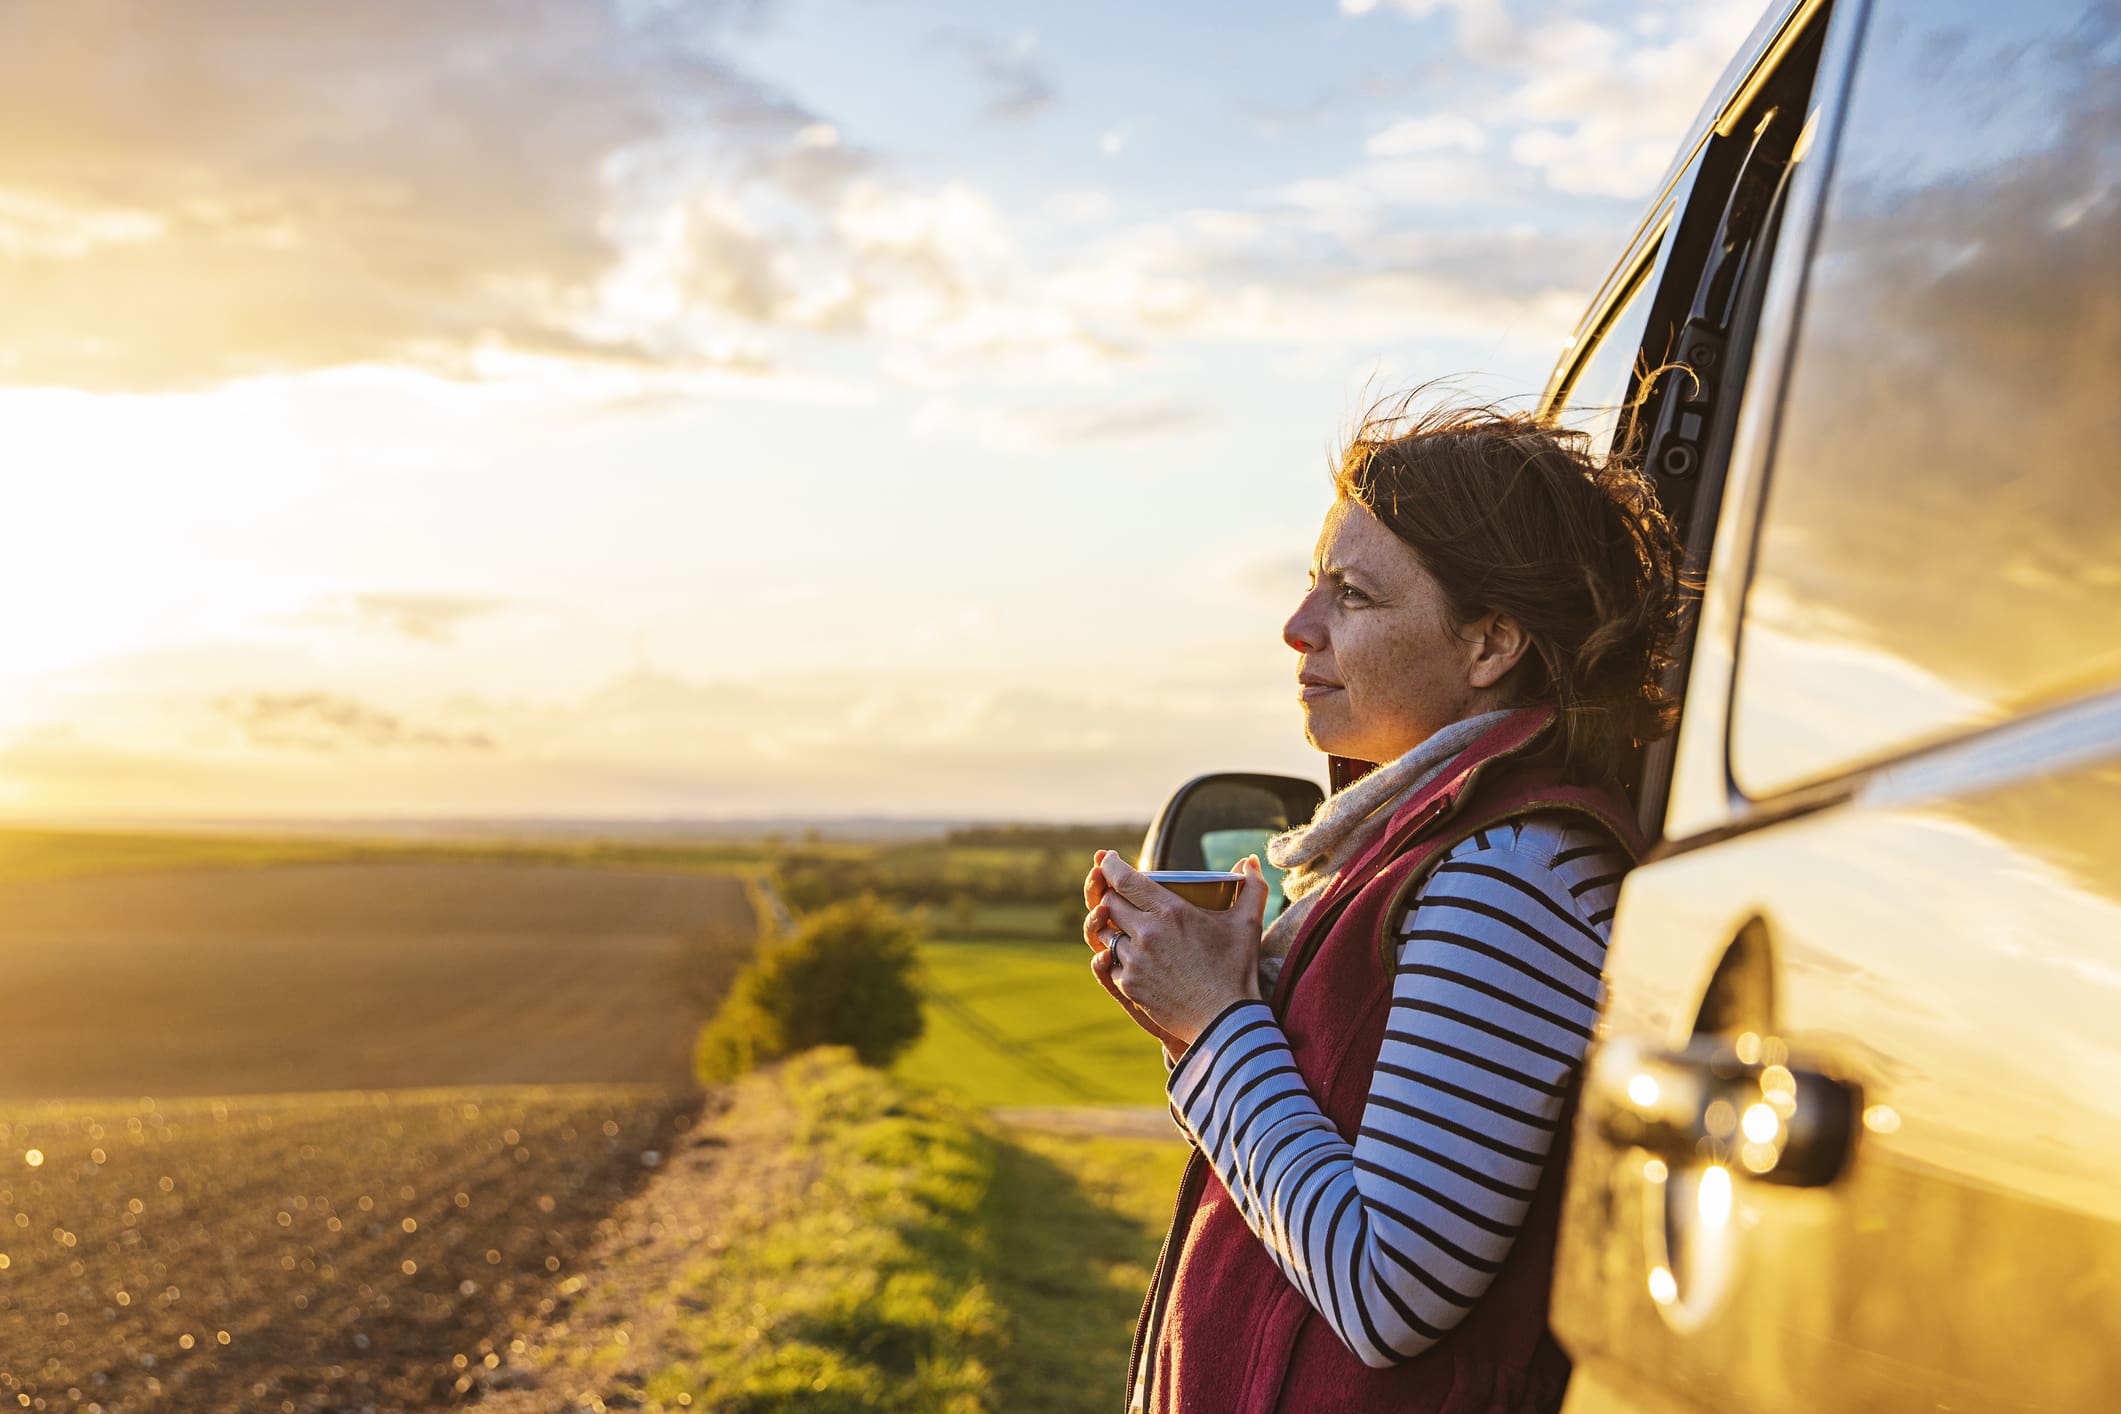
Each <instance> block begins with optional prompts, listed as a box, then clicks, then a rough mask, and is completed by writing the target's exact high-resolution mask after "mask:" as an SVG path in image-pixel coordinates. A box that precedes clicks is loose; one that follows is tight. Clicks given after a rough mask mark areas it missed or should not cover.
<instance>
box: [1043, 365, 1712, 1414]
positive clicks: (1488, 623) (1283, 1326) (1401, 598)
mask: <svg viewBox="0 0 2121 1414" xmlns="http://www.w3.org/2000/svg"><path fill="white" fill-rule="evenodd" d="M1403 406H1404V405H1402V410H1401V411H1397V412H1393V413H1388V414H1386V415H1383V416H1375V417H1373V418H1372V419H1371V420H1370V421H1369V422H1368V423H1366V424H1365V426H1364V427H1363V429H1362V430H1361V431H1360V432H1359V433H1358V434H1357V436H1356V437H1355V439H1354V440H1353V442H1352V444H1351V446H1350V447H1349V449H1348V451H1347V453H1346V455H1345V457H1344V458H1343V460H1342V463H1341V466H1340V468H1339V470H1338V472H1337V474H1336V477H1335V489H1336V491H1337V493H1338V494H1337V496H1336V499H1335V502H1334V505H1333V508H1332V510H1331V511H1330V512H1329V513H1328V515H1327V517H1326V522H1325V527H1324V529H1323V531H1322V533H1321V534H1320V536H1319V540H1318V548H1317V552H1316V555H1315V558H1314V561H1313V566H1312V572H1311V585H1310V589H1309V591H1308V592H1307V593H1306V594H1305V595H1304V598H1303V601H1302V603H1301V604H1299V605H1298V606H1297V609H1296V612H1295V613H1294V614H1293V615H1291V616H1290V618H1289V620H1288V623H1287V625H1286V627H1285V628H1284V631H1283V637H1284V638H1285V640H1286V641H1287V642H1288V644H1289V646H1290V647H1291V648H1292V649H1294V650H1295V651H1296V652H1297V653H1298V654H1299V655H1300V657H1299V659H1298V662H1297V681H1298V683H1299V689H1298V690H1299V695H1300V697H1301V699H1302V703H1303V711H1304V728H1305V734H1306V736H1307V737H1308V738H1309V740H1310V742H1311V744H1312V745H1314V746H1316V747H1317V748H1318V749H1320V750H1321V751H1325V752H1328V753H1330V754H1332V755H1336V756H1346V757H1354V758H1358V759H1359V760H1361V761H1363V762H1377V763H1382V764H1380V765H1378V766H1377V767H1375V768H1374V769H1373V770H1370V771H1369V772H1368V774H1366V775H1364V776H1363V777H1362V778H1360V779H1359V780H1357V781H1356V782H1355V783H1353V784H1352V785H1349V786H1347V787H1345V788H1344V789H1342V790H1340V791H1338V792H1336V793H1335V794H1334V795H1333V796H1332V797H1330V798H1329V799H1328V800H1327V801H1326V802H1325V804H1324V805H1323V806H1322V807H1321V808H1320V810H1319V812H1318V815H1317V816H1316V818H1314V819H1313V820H1312V821H1311V823H1310V824H1308V825H1306V826H1304V827H1302V828H1300V829H1297V830H1293V831H1290V832H1289V833H1287V834H1284V835H1282V836H1279V837H1278V838H1276V839H1275V840H1274V841H1272V842H1271V843H1270V844H1269V846H1268V851H1267V852H1268V857H1269V858H1270V859H1271V860H1272V861H1273V862H1274V863H1275V864H1276V865H1278V866H1281V867H1282V868H1284V869H1286V870H1287V871H1288V872H1287V875H1286V877H1285V879H1284V891H1285V893H1286V894H1287V896H1288V898H1289V899H1290V905H1289V907H1288V908H1287V909H1286V910H1285V911H1284V913H1283V914H1282V916H1281V917H1279V918H1277V919H1276V920H1275V922H1274V925H1273V926H1272V927H1271V928H1268V929H1266V930H1265V932H1264V936H1262V931H1261V919H1262V916H1263V912H1264V907H1265V901H1266V897H1267V886H1266V883H1265V881H1264V879H1263V878H1262V876H1261V872H1260V867H1259V863H1258V861H1257V860H1256V859H1252V860H1247V861H1245V862H1244V864H1243V865H1241V866H1240V872H1241V873H1242V874H1243V875H1244V876H1245V882H1244V887H1243V892H1242V893H1241V895H1240V897H1239V902H1238V904H1237V906H1236V907H1235V908H1233V909H1231V910H1229V911H1227V912H1224V913H1211V912H1207V911H1204V910H1201V909H1198V908H1194V907H1192V906H1190V905H1187V904H1185V903H1183V902H1181V901H1180V900H1178V899H1177V898H1176V897H1174V896H1173V895H1171V894H1169V893H1167V892H1166V891H1164V890H1163V889H1161V888H1159V887H1158V886H1157V885H1156V884H1154V883H1153V882H1151V881H1150V880H1148V879H1147V878H1145V877H1143V876H1142V875H1140V874H1138V873H1137V872H1135V871H1134V870H1133V869H1131V868H1129V867H1128V866H1127V864H1126V863H1125V862H1124V861H1123V860H1121V859H1120V858H1119V856H1117V855H1116V854H1111V853H1109V852H1101V853H1100V854H1099V856H1098V859H1097V863H1096V866H1095V868H1093V869H1092V871H1091V873H1090V876H1089V877H1088V878H1087V879H1086V880H1085V883H1084V899H1085V902H1086V903H1087V904H1088V906H1089V913H1088V916H1087V917H1086V918H1085V920H1084V925H1083V932H1084V938H1085V940H1086V941H1087V942H1089V944H1090V946H1091V947H1092V949H1093V952H1094V956H1093V959H1092V967H1093V970H1094V971H1095V973H1096V976H1097V978H1098V980H1099V981H1100V982H1101V983H1103V984H1104V986H1105V988H1106V990H1108V991H1109V992H1111V993H1112V995H1113V996H1114V997H1115V998H1116V999H1117V1000H1118V1001H1119V1002H1120V1004H1121V1005H1122V1006H1123V1007H1125V1008H1126V1009H1127V1011H1128V1013H1129V1014H1130V1015H1131V1016H1132V1017H1133V1018H1134V1019H1135V1021H1136V1022H1137V1023H1138V1024H1140V1025H1141V1026H1142V1027H1143V1029H1145V1030H1147V1031H1148V1032H1150V1034H1152V1035H1154V1036H1156V1037H1157V1038H1158V1039H1160V1040H1161V1041H1162V1042H1163V1043H1164V1053H1165V1058H1166V1060H1167V1061H1168V1062H1169V1063H1170V1065H1171V1077H1170V1085H1169V1094H1170V1100H1171V1106H1172V1111H1173V1113H1174V1115H1175V1116H1176V1117H1177V1119H1178V1121H1179V1123H1180V1125H1181V1126H1182V1127H1183V1128H1184V1129H1185V1131H1186V1133H1187V1134H1188V1136H1189V1137H1190V1138H1191V1139H1192V1141H1193V1143H1194V1145H1195V1147H1196V1150H1197V1152H1196V1154H1195V1156H1194V1158H1193V1161H1192V1163H1191V1165H1190V1166H1189V1168H1188V1177H1187V1181H1186V1183H1185V1184H1184V1185H1183V1186H1182V1189H1181V1196H1180V1202H1179V1208H1178V1214H1177V1217H1176V1220H1175V1221H1174V1223H1173V1226H1172V1230H1171V1234H1170V1237H1169V1238H1168V1239H1167V1241H1166V1244H1165V1251H1164V1255H1163V1258H1162V1259H1161V1260H1160V1261H1159V1263H1158V1276H1157V1282H1156V1285H1155V1286H1154V1287H1153V1288H1152V1290H1151V1293H1150V1299H1149V1301H1148V1303H1147V1305H1146V1306H1145V1308H1144V1311H1143V1317H1142V1326H1141V1329H1140V1331H1139V1332H1138V1334H1137V1340H1136V1351H1135V1361H1134V1372H1133V1374H1132V1375H1131V1376H1130V1385H1131V1389H1132V1397H1133V1400H1134V1402H1135V1404H1136V1405H1137V1406H1138V1407H1145V1408H1148V1409H1153V1410H1187V1411H1209V1410H1213V1411H1216V1414H1224V1411H1244V1410H1274V1409H1279V1410H1303V1409H1362V1410H1368V1409H1379V1410H1382V1409H1392V1410H1408V1411H1415V1410H1440V1411H1476V1410H1477V1411H1517V1410H1546V1409H1552V1408H1554V1407H1557V1406H1558V1404H1559V1403H1560V1397H1561V1391H1562V1386H1563V1384H1564V1383H1565V1382H1566V1380H1567V1377H1568V1361H1567V1359H1566V1357H1565V1356H1563V1355H1562V1353H1561V1352H1560V1350H1559V1348H1558V1347H1556V1346H1555V1345H1554V1343H1553V1340H1552V1338H1551V1336H1550V1335H1548V1333H1547V1330H1546V1299H1547V1286H1548V1281H1549V1277H1550V1275H1551V1270H1552V1265H1553V1242H1554V1233H1555V1222H1556V1210H1557V1201H1558V1180H1559V1175H1560V1172H1561V1168H1562V1163H1563V1159H1564V1157H1565V1154H1564V1151H1565V1147H1566V1142H1567V1136H1568V1120H1569V1115H1570V1104H1569V1101H1570V1098H1571V1096H1572V1095H1573V1093H1574V1087H1575V1081H1576V1076H1577V1072H1578V1070H1579V1068H1580V1066H1581V1063H1582V1060H1583V1056H1584V1051H1585V1048H1586V1046H1587V1045H1588V1042H1589V1038H1590V1034H1591V1027H1592V1024H1593V1021H1594V1020H1595V1018H1596V1015H1597V1010H1598V1006H1599V1002H1600V999H1601V989H1600V981H1599V974H1600V967H1601V964H1602V960H1603V955H1604V945H1605V938H1606V933H1607V929H1608V926H1609V920H1610V919H1611V917H1612V914H1613V907H1614V900H1615V898H1616V896H1617V894H1618V889H1619V882H1620V877H1621V874H1622V872H1623V871H1624V870H1625V869H1626V867H1627V864H1628V862H1629V860H1630V859H1631V857H1632V855H1633V853H1634V851H1635V848H1636V842H1635V836H1634V827H1633V824H1632V819H1631V817H1632V810H1631V808H1630V807H1629V805H1628V803H1627V800H1626V798H1625V796H1624V795H1623V794H1622V792H1621V790H1620V788H1619V784H1618V773H1619V771H1620V769H1621V767H1622V766H1623V764H1624V763H1625V761H1626V760H1627V757H1628V753H1629V751H1630V749H1631V748H1632V747H1633V746H1634V745H1635V744H1636V743H1638V742H1640V741H1643V740H1647V739H1649V738H1650V737H1652V736H1654V735H1656V734H1658V733H1659V732H1661V731H1662V730H1664V729H1665V728H1666V727H1667V725H1668V723H1669V719H1670V717H1671V715H1672V712H1673V704H1672V703H1671V702H1670V700H1669V699H1668V698H1667V696H1666V695H1665V694H1664V693H1663V692H1662V691H1661V690H1660V689H1659V687H1658V684H1657V679H1658V674H1659V672H1660V670H1661V669H1662V668H1663V666H1664V665H1665V663H1666V661H1667V648H1668V645H1669V642H1670V639H1671V634H1672V631H1673V623H1674V616H1675V613H1676V606H1677V603H1678V590H1677V585H1676V582H1675V576H1674V560H1675V553H1676V552H1675V548H1674V543H1673V536H1672V532H1671V527H1670V525H1669V524H1668V522H1666V520H1665V519H1664V517H1663V515H1662V513H1661V512H1660V511H1659V510H1658V508H1657V505H1656V500H1655V497H1654V495H1653V493H1652V491H1651V490H1650V487H1649V485H1648V483H1647V482H1646V481H1645V480H1644V479H1643V478H1642V477H1641V476H1640V475H1639V474H1638V473H1636V472H1635V471H1633V470H1631V469H1630V468H1628V467H1626V466H1624V465H1621V464H1619V463H1618V462H1613V463H1609V464H1604V465H1600V464H1598V463H1595V462H1593V461H1592V460H1591V459H1590V458H1589V457H1588V455H1587V453H1586V451H1585V448H1584V440H1583V439H1582V438H1581V437H1578V436H1576V435H1574V434H1571V433H1568V432H1565V431H1561V430H1557V429H1553V428H1549V427H1544V426H1541V425H1539V424H1538V423H1537V422H1535V421H1533V420H1532V419H1530V418H1527V417H1523V416H1516V415H1508V414H1502V413H1496V412H1493V411H1472V412H1465V411H1454V412H1442V413H1434V414H1430V415H1427V416H1424V417H1419V418H1412V417H1408V416H1406V415H1405V414H1404V411H1403Z"/></svg>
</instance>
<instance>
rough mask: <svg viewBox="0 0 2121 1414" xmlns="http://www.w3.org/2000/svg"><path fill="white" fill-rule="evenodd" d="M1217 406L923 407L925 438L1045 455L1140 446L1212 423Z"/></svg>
mask: <svg viewBox="0 0 2121 1414" xmlns="http://www.w3.org/2000/svg"><path fill="white" fill-rule="evenodd" d="M1214 422H1215V411H1214V409H1213V408H1211V407H1209V406H1207V405H1205V404H1202V403H1195V402H1188V401H1185V400H1182V399H1178V398H1138V397H1137V398H1112V399H1107V400H1099V401H1095V402H1079V403H1071V404H1063V405H1059V406H1052V405H1048V406H1015V407H1008V406H993V405H981V406H966V405H965V404H963V403H960V402H957V401H955V400H952V399H942V400H938V401H936V402H932V403H930V404H928V405H927V406H926V407H924V408H922V409H921V411H920V413H919V414H918V415H916V417H915V418H914V421H913V428H914V430H915V431H916V432H918V433H921V434H922V435H924V436H933V437H958V436H967V435H969V436H972V437H975V438H977V439H978V440H980V441H981V442H984V443H985V444H987V445H988V446H990V447H993V448H995V449H996V450H998V451H1006V452H1042V451H1053V450H1055V449H1058V448H1064V447H1081V446H1089V445H1095V444H1103V443H1117V442H1140V441H1149V440H1153V439H1155V438H1159V437H1168V436H1172V435H1174V434H1177V433H1180V432H1189V431H1193V430H1195V429H1198V428H1203V427H1209V426H1212V425H1214Z"/></svg>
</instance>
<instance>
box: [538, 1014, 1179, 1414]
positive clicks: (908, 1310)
mask: <svg viewBox="0 0 2121 1414" xmlns="http://www.w3.org/2000/svg"><path fill="white" fill-rule="evenodd" d="M718 1123H719V1124H720V1125H721V1126H722V1127H723V1129H724V1131H725V1132H726V1133H728V1134H729V1135H730V1136H731V1143H732V1144H733V1145H735V1146H736V1147H734V1148H732V1149H731V1151H730V1152H731V1156H732V1159H735V1158H737V1157H738V1156H739V1155H741V1156H742V1158H743V1159H744V1160H746V1161H747V1162H745V1163H744V1164H743V1165H742V1172H741V1173H737V1172H736V1169H737V1167H738V1166H737V1165H736V1164H732V1165H731V1166H730V1167H729V1168H728V1169H727V1170H725V1172H728V1173H729V1174H730V1181H731V1182H732V1183H733V1184H734V1185H735V1191H734V1192H733V1193H732V1195H731V1197H730V1201H729V1204H728V1210H729V1211H730V1213H731V1216H730V1217H729V1219H728V1222H729V1223H730V1224H731V1225H732V1226H733V1227H736V1228H738V1229H739V1231H737V1232H733V1233H731V1234H729V1236H730V1237H731V1238H732V1239H733V1240H731V1241H729V1243H728V1244H727V1246H726V1247H722V1248H721V1250H720V1251H719V1252H710V1251H702V1252H699V1253H698V1254H697V1255H688V1257H687V1258H686V1268H685V1270H684V1271H683V1272H681V1273H680V1274H679V1275H678V1277H677V1279H676V1280H675V1282H674V1283H673V1284H671V1285H669V1286H668V1287H666V1288H665V1290H666V1292H667V1294H668V1297H669V1298H670V1299H669V1304H668V1305H667V1306H666V1307H665V1309H666V1310H668V1311H670V1312H671V1313H673V1319H674V1325H673V1326H671V1327H670V1328H669V1329H668V1330H667V1333H666V1334H667V1338H661V1339H659V1340H658V1341H657V1343H656V1348H657V1349H659V1350H661V1351H663V1352H665V1353H664V1354H663V1355H662V1356H661V1357H660V1363H657V1364H654V1365H653V1366H652V1367H650V1368H645V1369H644V1368H642V1367H641V1364H640V1362H639V1355H638V1352H637V1351H632V1350H629V1349H627V1348H625V1347H623V1346H607V1347H599V1348H595V1349H588V1350H584V1349H576V1350H572V1351H570V1352H568V1353H567V1354H566V1355H564V1356H563V1357H562V1361H563V1363H564V1365H565V1366H566V1367H567V1368H568V1369H569V1370H570V1371H571V1372H572V1373H573V1374H575V1375H576V1376H577V1377H578V1378H579V1377H587V1378H589V1379H590V1380H592V1381H594V1382H595V1383H597V1384H599V1385H601V1387H603V1388H604V1389H606V1390H607V1391H610V1390H613V1389H614V1387H617V1388H618V1389H623V1391H624V1393H625V1395H626V1397H627V1399H628V1401H629V1403H638V1405H639V1406H641V1407H645V1408H649V1409H654V1410H677V1409H681V1408H689V1409H694V1410H697V1409H703V1408H705V1409H716V1410H727V1411H738V1414H747V1412H748V1414H757V1412H758V1411H774V1410H789V1409H802V1410H806V1411H838V1410H847V1411H853V1410H885V1411H891V1410H904V1411H914V1410H922V1411H926V1410H944V1411H962V1412H963V1414H974V1412H975V1411H989V1410H1007V1411H1011V1414H1016V1411H1031V1414H1073V1411H1078V1410H1080V1411H1091V1410H1104V1409H1109V1408H1111V1407H1113V1406H1114V1405H1115V1404H1116V1403H1117V1402H1118V1401H1119V1389H1120V1386H1121V1384H1122V1382H1123V1376H1124V1372H1125V1365H1126V1357H1127V1347H1128V1343H1129V1340H1130V1338H1131V1336H1132V1333H1133V1326H1134V1314H1135V1311H1136V1310H1137V1309H1138V1305H1139V1302H1140V1298H1141V1293H1142V1290H1143V1287H1144V1285H1145V1284H1146V1282H1147V1280H1148V1268H1149V1264H1150V1263H1151V1261H1153V1259H1154V1257H1155V1252H1156V1243H1157V1240H1158V1238H1159V1237H1160V1236H1161V1232H1162V1224H1163V1220H1164V1218H1165V1216H1166V1214H1167V1212H1168V1205H1169V1202H1170V1197H1171V1193H1172V1191H1173V1190H1174V1188H1175V1185H1176V1182H1177V1177H1178V1170H1179V1167H1180V1164H1181V1161H1182V1159H1183V1156H1184V1152H1185V1151H1184V1150H1183V1149H1182V1148H1181V1147H1180V1146H1178V1145H1175V1144H1169V1143H1156V1142H1145V1141H1138V1140H1137V1141H1121V1140H1075V1139H1064V1138H1061V1137H1058V1136H1022V1135H1005V1134H1004V1133H1003V1132H1002V1131H1001V1130H999V1129H998V1128H996V1127H995V1126H993V1125H992V1124H990V1123H988V1122H987V1121H984V1120H982V1119H980V1118H979V1117H978V1116H976V1115H975V1114H973V1113H972V1112H970V1111H968V1110H966V1109H965V1108H963V1107H961V1106H959V1105H957V1104H955V1103H953V1102H951V1101H950V1100H948V1099H946V1098H945V1097H942V1096H939V1095H935V1094H932V1093H924V1092H921V1091H918V1090H914V1089H912V1088H910V1087H908V1086H905V1085H902V1084H899V1083H897V1082H895V1081H893V1080H891V1079H890V1078H889V1077H887V1076H885V1075H883V1074H882V1073H880V1072H877V1071H871V1070H864V1069H862V1068H861V1067H860V1066H858V1065H855V1064H854V1063H853V1062H852V1059H851V1056H850V1054H849V1053H847V1052H845V1051H817V1052H811V1053H809V1054H807V1055H805V1056H802V1057H799V1058H798V1059H796V1060H794V1061H791V1062H789V1063H788V1064H786V1065H785V1066H782V1067H780V1068H779V1069H777V1070H772V1071H765V1072H760V1073H757V1074H754V1075H752V1076H749V1077H747V1078H746V1079H744V1080H743V1081H741V1082H739V1084H738V1086H737V1087H736V1089H735V1091H734V1092H733V1105H732V1109H731V1110H730V1111H729V1112H728V1114H727V1115H726V1116H725V1117H724V1118H723V1119H722V1120H720V1121H719V1122H718ZM754 1155H756V1156H758V1159H759V1162H757V1163H751V1162H748V1161H749V1160H751V1159H752V1158H753V1156H754Z"/></svg>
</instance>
